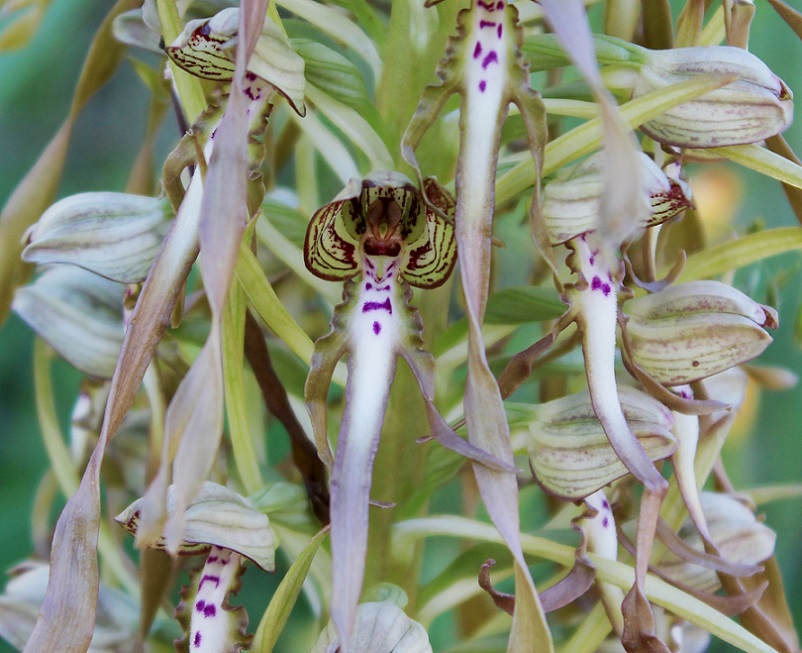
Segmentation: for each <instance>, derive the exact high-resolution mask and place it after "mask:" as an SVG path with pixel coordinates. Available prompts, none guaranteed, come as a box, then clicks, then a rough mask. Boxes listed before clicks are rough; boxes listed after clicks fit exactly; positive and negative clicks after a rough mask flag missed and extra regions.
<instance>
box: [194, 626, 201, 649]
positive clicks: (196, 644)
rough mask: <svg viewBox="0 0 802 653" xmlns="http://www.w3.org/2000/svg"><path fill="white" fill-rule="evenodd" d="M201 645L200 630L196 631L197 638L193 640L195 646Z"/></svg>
mask: <svg viewBox="0 0 802 653" xmlns="http://www.w3.org/2000/svg"><path fill="white" fill-rule="evenodd" d="M200 645H201V634H200V631H199V630H196V631H195V639H193V640H192V646H194V647H195V648H200Z"/></svg>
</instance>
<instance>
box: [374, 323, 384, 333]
mask: <svg viewBox="0 0 802 653" xmlns="http://www.w3.org/2000/svg"><path fill="white" fill-rule="evenodd" d="M381 332H382V325H381V324H379V323H378V322H374V323H373V333H375V334H376V335H379V334H380V333H381Z"/></svg>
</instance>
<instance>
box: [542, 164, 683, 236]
mask: <svg viewBox="0 0 802 653" xmlns="http://www.w3.org/2000/svg"><path fill="white" fill-rule="evenodd" d="M637 156H638V158H639V159H640V161H641V167H640V169H641V172H642V174H643V180H642V186H643V190H644V192H646V194H647V195H648V196H649V212H648V214H646V215H643V216H639V220H638V222H637V224H638V226H639V227H640V228H642V229H643V228H646V227H652V226H655V225H658V224H662V223H663V222H665V221H666V220H669V219H670V218H672V217H674V216H676V215H678V214H679V213H681V212H682V211H684V210H685V209H687V208H689V207H691V206H692V202H691V197H692V193H691V188H690V186H689V185H688V184H687V183H686V182H685V181H683V180H682V179H680V178H679V177H676V176H675V177H670V176H668V175H667V174H666V172H664V171H663V170H661V169H660V167H659V166H658V165H657V164H656V163H655V162H654V161H653V160H652V159H651V158H649V157H648V156H647V155H646V154H644V153H643V152H637ZM605 162H606V160H605V157H604V153H603V152H597V153H596V154H592V155H591V156H589V157H588V158H587V159H585V160H584V161H582V162H580V163H578V164H577V165H574V166H571V167H570V168H568V169H565V170H563V171H562V172H561V173H560V174H559V175H558V176H557V177H556V178H555V179H553V180H552V181H550V182H549V183H547V184H546V185H545V186H544V188H543V209H542V212H543V219H544V221H545V223H546V227H547V229H548V233H549V240H550V242H551V244H552V245H559V244H561V243H564V242H566V241H568V240H571V239H572V238H575V237H576V236H579V235H580V234H583V233H586V232H588V231H593V230H596V229H598V228H599V215H600V212H601V202H602V197H603V195H604V187H605V183H606V176H605V171H604V165H605Z"/></svg>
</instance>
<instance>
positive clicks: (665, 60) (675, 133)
mask: <svg viewBox="0 0 802 653" xmlns="http://www.w3.org/2000/svg"><path fill="white" fill-rule="evenodd" d="M699 75H711V76H716V77H722V78H729V77H731V78H733V80H734V81H732V82H730V83H729V84H727V85H726V86H723V87H721V88H719V89H716V90H713V91H710V92H708V93H705V94H704V95H702V96H701V97H699V98H697V99H695V100H691V101H689V102H685V103H683V104H680V105H678V106H676V107H674V108H673V109H669V110H668V111H666V112H665V113H663V114H662V115H660V116H658V117H657V118H655V119H654V120H650V121H649V122H647V123H645V124H643V125H641V130H642V131H643V132H644V133H645V134H647V135H648V136H650V137H651V138H653V139H654V140H656V141H658V142H660V143H664V144H668V145H675V146H678V147H689V148H706V147H723V146H727V145H745V144H747V143H757V142H760V141H763V140H765V139H766V138H768V137H769V136H774V135H776V134H779V133H780V132H782V131H784V130H785V129H786V127H788V125H790V124H791V120H792V119H793V94H792V93H791V91H790V89H789V88H788V87H787V86H786V85H785V83H784V82H783V81H782V80H781V79H780V78H779V77H777V75H775V74H774V73H773V72H772V71H771V70H770V69H769V67H768V66H766V64H764V63H763V62H762V61H761V60H760V59H758V58H757V57H756V56H755V55H753V54H750V53H749V52H747V51H746V50H743V49H741V48H734V47H728V46H718V45H717V46H708V47H694V48H675V49H673V50H654V51H651V50H650V51H648V60H647V63H645V64H644V65H643V66H641V67H640V68H639V74H638V76H637V79H636V81H635V87H634V90H633V97H636V98H637V97H640V96H642V95H646V94H647V93H649V92H650V91H654V90H656V89H659V88H664V87H666V86H670V85H672V84H677V83H679V82H682V81H684V80H687V79H690V78H692V77H696V76H699Z"/></svg>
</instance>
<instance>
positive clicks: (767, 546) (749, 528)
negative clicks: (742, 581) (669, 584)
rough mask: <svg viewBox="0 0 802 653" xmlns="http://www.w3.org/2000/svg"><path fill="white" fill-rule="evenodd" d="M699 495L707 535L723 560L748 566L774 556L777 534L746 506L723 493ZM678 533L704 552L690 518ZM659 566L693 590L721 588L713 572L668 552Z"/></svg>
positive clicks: (700, 539)
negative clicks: (705, 521) (707, 529)
mask: <svg viewBox="0 0 802 653" xmlns="http://www.w3.org/2000/svg"><path fill="white" fill-rule="evenodd" d="M700 498H701V504H702V511H703V512H704V515H705V519H706V520H707V525H708V528H709V529H710V535H711V537H712V539H713V542H715V544H716V548H717V549H718V551H719V554H720V555H721V558H722V560H726V561H727V562H728V563H732V564H738V565H746V566H751V565H758V564H760V563H761V562H763V561H764V560H767V559H768V558H770V557H771V556H772V555H774V544H775V541H776V539H777V535H776V533H775V532H774V531H773V530H771V529H770V528H769V527H768V526H766V525H764V524H761V523H760V522H759V521H757V519H755V515H754V513H753V512H752V511H751V510H750V509H749V508H747V507H746V506H745V505H743V504H742V503H740V502H739V501H737V500H736V499H734V498H733V497H730V496H727V495H724V494H716V493H714V492H702V493H701V494H700ZM679 535H680V537H681V538H682V540H684V541H685V543H686V544H688V545H689V546H691V547H692V548H694V549H697V550H698V551H704V545H703V544H702V538H701V536H700V535H699V531H698V530H697V529H696V528H695V527H694V526H693V524H692V522H691V521H690V520H688V521H686V523H685V524H684V525H683V527H682V528H681V529H680V532H679ZM659 567H660V569H661V570H662V571H664V572H665V573H666V574H668V575H669V576H671V578H674V579H676V580H678V581H680V582H683V583H685V584H687V585H690V586H691V587H693V588H695V589H698V590H701V591H705V592H715V591H716V590H718V589H719V588H720V584H719V581H718V578H717V576H716V573H715V571H713V570H712V569H706V568H704V567H702V566H699V565H697V564H693V563H691V562H685V561H684V560H681V559H680V558H679V557H677V556H676V555H674V554H673V553H671V552H668V553H666V555H665V558H664V559H663V561H662V562H661V563H660V565H659Z"/></svg>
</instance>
